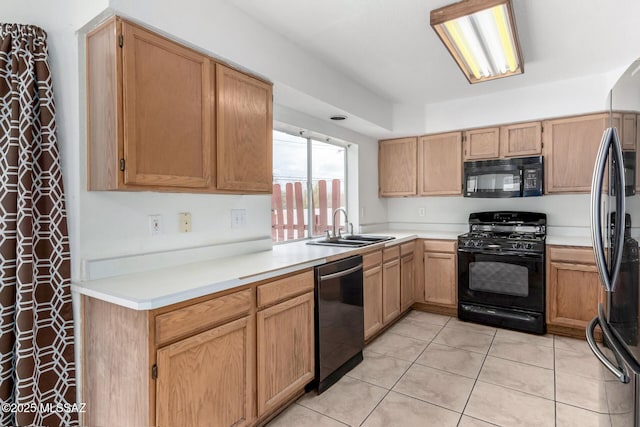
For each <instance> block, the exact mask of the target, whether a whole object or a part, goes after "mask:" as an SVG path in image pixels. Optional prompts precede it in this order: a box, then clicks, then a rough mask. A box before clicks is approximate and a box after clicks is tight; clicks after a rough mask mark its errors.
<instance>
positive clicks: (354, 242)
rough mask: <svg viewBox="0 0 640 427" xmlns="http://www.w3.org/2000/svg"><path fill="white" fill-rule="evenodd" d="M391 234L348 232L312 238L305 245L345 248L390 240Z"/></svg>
mask: <svg viewBox="0 0 640 427" xmlns="http://www.w3.org/2000/svg"><path fill="white" fill-rule="evenodd" d="M392 239H395V237H391V236H376V235H373V234H350V235H347V236H344V237H330V238H324V239H320V240H312V241H310V242H307V245H320V246H342V247H347V248H359V247H361V246H367V245H373V244H374V243H379V242H384V241H386V240H392Z"/></svg>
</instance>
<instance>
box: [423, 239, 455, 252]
mask: <svg viewBox="0 0 640 427" xmlns="http://www.w3.org/2000/svg"><path fill="white" fill-rule="evenodd" d="M456 243H457V242H456V241H455V240H425V241H424V242H423V245H424V251H425V252H447V253H454V252H455V251H456Z"/></svg>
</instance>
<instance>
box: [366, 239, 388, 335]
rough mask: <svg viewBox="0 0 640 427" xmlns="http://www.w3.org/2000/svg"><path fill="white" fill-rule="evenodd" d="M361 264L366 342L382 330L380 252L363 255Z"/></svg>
mask: <svg viewBox="0 0 640 427" xmlns="http://www.w3.org/2000/svg"><path fill="white" fill-rule="evenodd" d="M362 264H363V272H362V276H363V300H364V339H365V340H366V339H369V338H370V337H371V336H373V335H374V334H375V333H376V332H378V331H379V330H380V329H382V323H383V320H382V251H376V252H373V253H369V254H365V255H363V257H362Z"/></svg>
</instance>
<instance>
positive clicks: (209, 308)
mask: <svg viewBox="0 0 640 427" xmlns="http://www.w3.org/2000/svg"><path fill="white" fill-rule="evenodd" d="M250 310H251V289H246V290H244V291H240V292H236V293H233V294H230V295H226V296H223V297H220V298H215V299H212V300H209V301H204V302H201V303H198V304H193V305H190V306H188V307H184V308H180V309H178V310H175V311H171V312H169V313H164V314H160V315H158V316H156V322H155V323H156V345H157V346H161V345H163V344H165V343H168V342H170V341H174V340H176V339H178V338H181V337H186V336H190V335H194V334H195V333H197V332H201V331H203V330H205V329H209V328H211V327H213V326H215V325H217V324H220V323H223V322H225V321H227V320H231V319H233V318H235V317H238V316H241V315H243V314H247V313H249V311H250Z"/></svg>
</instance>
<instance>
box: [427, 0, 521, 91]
mask: <svg viewBox="0 0 640 427" xmlns="http://www.w3.org/2000/svg"><path fill="white" fill-rule="evenodd" d="M431 26H432V27H433V29H434V30H435V31H436V33H437V34H438V36H440V39H441V40H442V41H443V43H444V44H445V46H446V47H447V49H449V52H450V53H451V55H452V56H453V58H454V59H455V60H456V62H457V63H458V66H460V68H461V69H462V71H463V72H464V74H465V76H466V77H467V79H468V80H469V82H470V83H477V82H481V81H486V80H492V79H496V78H501V77H507V76H511V75H514V74H520V73H522V72H523V64H522V60H521V55H520V52H519V47H518V39H517V34H516V31H515V23H514V21H513V18H512V14H511V3H510V1H509V0H498V1H495V0H494V1H491V0H489V1H487V0H466V1H462V2H459V3H455V4H453V5H450V6H446V7H443V8H440V9H436V10H434V11H432V12H431Z"/></svg>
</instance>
